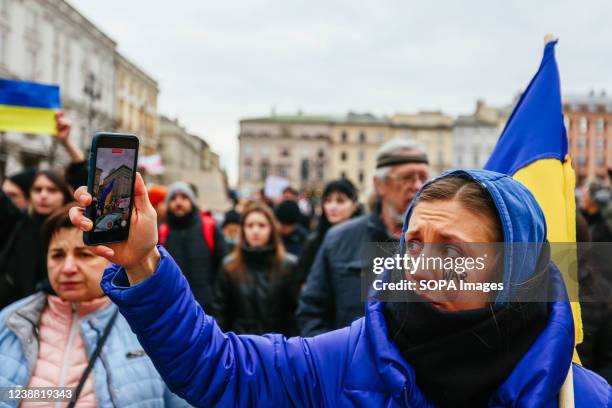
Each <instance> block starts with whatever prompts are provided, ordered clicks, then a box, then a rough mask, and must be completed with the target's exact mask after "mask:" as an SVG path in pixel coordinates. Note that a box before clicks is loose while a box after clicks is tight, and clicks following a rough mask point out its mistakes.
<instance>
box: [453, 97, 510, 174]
mask: <svg viewBox="0 0 612 408" xmlns="http://www.w3.org/2000/svg"><path fill="white" fill-rule="evenodd" d="M510 112H511V107H506V108H495V107H491V106H489V105H487V104H486V103H485V102H484V101H483V100H478V101H477V102H476V109H475V110H474V113H473V114H471V115H459V116H458V117H457V119H456V120H455V122H454V125H453V131H452V139H453V146H452V151H453V166H452V167H455V168H466V169H481V168H483V167H484V165H485V164H486V162H487V160H488V159H489V157H490V156H491V153H492V152H493V149H494V148H495V145H496V144H497V140H498V139H499V135H500V134H501V132H502V131H503V127H504V126H505V123H506V121H507V120H508V116H509V114H510Z"/></svg>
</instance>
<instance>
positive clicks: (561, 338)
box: [102, 171, 612, 408]
mask: <svg viewBox="0 0 612 408" xmlns="http://www.w3.org/2000/svg"><path fill="white" fill-rule="evenodd" d="M461 173H462V174H466V175H468V176H469V177H472V178H473V179H474V180H476V181H477V182H479V183H480V184H481V185H483V186H484V187H485V188H486V189H487V190H488V191H489V192H490V193H491V195H492V197H493V199H494V202H495V205H496V206H497V208H498V210H499V213H500V219H501V220H502V224H503V228H504V237H505V239H506V240H508V241H513V242H514V241H518V242H522V241H525V242H543V241H544V239H545V236H546V229H545V222H544V218H543V215H542V212H541V210H540V209H539V207H538V205H537V203H536V202H535V199H534V198H533V196H532V195H531V194H530V193H529V192H528V191H527V190H526V189H525V188H524V187H522V186H521V185H520V184H519V183H518V182H516V181H514V180H512V179H511V178H510V177H508V176H505V175H502V174H498V173H493V172H488V171H467V172H464V171H462V172H461ZM447 174H449V173H447ZM451 174H452V173H451ZM410 213H411V209H409V211H408V212H407V217H406V224H407V221H408V219H409V217H410ZM159 251H160V253H161V260H160V262H159V265H158V268H157V270H156V272H155V274H154V275H152V276H151V277H150V278H148V279H147V280H145V281H144V282H141V283H139V284H137V285H135V286H132V287H130V286H129V283H128V280H127V276H126V273H125V271H124V270H123V269H122V268H120V267H118V266H116V265H114V266H112V267H110V268H109V269H107V270H106V272H105V274H104V277H103V280H102V288H103V289H104V291H105V292H106V294H107V295H108V296H109V297H110V298H111V299H112V300H113V301H114V302H115V303H116V304H117V305H118V306H119V309H120V311H121V313H122V314H123V316H125V318H126V319H127V321H128V322H129V324H130V326H131V327H132V330H133V331H134V332H135V333H136V334H137V336H138V338H139V340H140V342H141V344H142V346H143V347H144V348H145V350H146V352H147V354H148V355H149V356H150V358H151V359H152V361H153V362H154V364H155V366H156V367H157V369H158V371H159V373H160V374H161V375H162V377H163V378H164V380H165V381H166V383H167V385H168V386H169V387H170V389H171V390H173V391H174V392H176V393H177V394H178V395H180V396H182V397H184V398H185V399H187V400H188V401H189V402H190V403H192V404H194V405H197V406H201V407H212V406H218V407H236V406H239V407H251V406H259V407H292V406H295V407H310V406H312V407H365V406H367V407H413V408H416V407H427V406H431V404H429V403H428V401H427V400H426V398H425V396H424V395H423V393H422V392H421V391H420V390H419V388H418V387H417V385H416V376H417V375H418V374H417V373H415V371H414V369H413V368H412V367H411V366H410V364H409V363H408V362H407V361H405V360H404V359H403V358H402V356H401V355H400V352H399V350H398V349H397V347H396V346H395V344H394V343H393V342H391V341H390V340H389V338H388V336H387V327H386V323H385V318H384V315H383V309H384V304H383V303H380V302H369V303H367V304H366V305H365V307H366V315H365V317H363V318H360V319H358V320H356V321H354V322H353V323H352V324H351V325H350V326H349V327H345V328H343V329H339V330H336V331H333V332H329V333H326V334H322V335H319V336H316V337H311V338H300V337H294V338H290V339H287V338H284V337H283V336H281V335H278V334H268V335H265V336H251V335H241V336H238V335H236V334H234V333H224V332H222V331H221V330H220V329H219V327H218V326H217V324H216V323H215V320H214V319H213V318H212V317H210V316H207V315H206V314H205V313H204V311H203V310H202V308H201V307H200V306H199V305H198V304H197V303H196V302H195V301H194V298H193V295H192V294H191V291H190V290H189V286H188V285H187V282H186V280H185V278H184V277H183V274H182V273H181V271H180V270H179V268H178V267H177V265H176V263H175V262H174V261H173V260H172V258H171V256H170V255H169V254H168V252H166V251H165V250H164V249H163V248H161V247H160V248H159ZM525 262H526V263H525V266H524V268H528V265H529V260H525ZM513 270H517V271H519V272H520V268H516V269H513ZM526 271H527V272H526V273H527V275H526V276H528V274H529V273H530V272H529V270H528V269H526ZM519 272H517V273H519ZM521 278H523V277H522V276H518V277H517V276H513V277H509V278H508V279H509V280H511V281H513V282H518V280H519V279H521ZM551 289H552V290H553V291H556V292H559V293H564V292H565V287H564V284H563V281H562V278H561V276H560V274H558V273H557V274H553V279H552V287H551ZM573 333H574V326H573V319H572V312H571V309H570V305H569V303H567V302H554V303H550V307H549V318H548V323H547V325H546V327H545V328H544V330H543V331H542V332H541V334H540V335H539V337H538V338H537V339H536V341H535V342H534V344H533V345H532V347H531V349H530V350H529V351H528V352H527V353H526V354H525V355H524V356H523V358H522V359H521V360H520V361H519V362H518V363H517V365H516V366H515V368H514V370H513V371H512V373H511V374H510V375H509V376H508V378H507V379H506V380H505V381H504V383H503V384H501V385H500V386H499V388H498V389H497V390H496V391H495V393H494V394H493V395H492V396H491V399H490V406H495V407H505V406H516V407H535V406H537V407H556V406H557V405H558V402H557V401H558V394H559V390H560V388H561V385H562V384H563V381H564V379H565V375H566V373H567V367H569V366H570V364H571V359H572V353H573V348H574V345H573V339H574V337H573ZM491 369H495V368H494V367H492V368H491ZM573 376H574V394H575V404H576V405H575V406H576V407H612V392H611V389H610V386H609V385H608V384H607V382H606V381H605V380H603V379H602V378H601V377H599V376H597V375H596V374H594V373H592V372H590V371H588V370H586V369H584V368H582V367H580V366H578V365H573Z"/></svg>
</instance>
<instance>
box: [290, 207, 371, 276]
mask: <svg viewBox="0 0 612 408" xmlns="http://www.w3.org/2000/svg"><path fill="white" fill-rule="evenodd" d="M362 214H363V209H362V207H361V206H358V207H357V209H356V210H355V213H353V215H352V216H351V218H356V217H359V216H360V215H362ZM347 221H348V220H347ZM338 225H340V224H338ZM332 226H333V225H331V224H330V223H329V221H327V219H326V218H325V215H321V217H319V223H318V225H317V230H316V231H315V232H313V233H312V234H310V235H309V236H308V239H306V242H305V243H304V246H303V247H302V251H301V252H300V256H299V257H298V272H297V274H298V282H299V284H300V285H302V284H303V283H304V282H305V281H306V278H308V274H309V273H310V268H312V264H313V263H314V261H315V258H316V256H317V252H319V248H320V247H321V244H322V243H323V239H324V238H325V235H326V234H327V231H329V229H330V228H331V227H332Z"/></svg>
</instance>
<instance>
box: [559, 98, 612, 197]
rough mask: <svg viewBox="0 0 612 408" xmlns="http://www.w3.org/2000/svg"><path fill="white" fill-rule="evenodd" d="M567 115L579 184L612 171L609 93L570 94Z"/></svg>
mask: <svg viewBox="0 0 612 408" xmlns="http://www.w3.org/2000/svg"><path fill="white" fill-rule="evenodd" d="M563 115H564V120H565V127H566V130H567V134H568V138H569V152H570V157H571V158H572V166H573V168H574V170H575V172H576V183H577V185H582V184H584V183H585V182H586V181H587V180H591V179H605V178H606V176H607V172H608V169H612V98H610V97H609V96H607V95H606V93H605V92H601V93H599V94H595V92H590V93H588V94H583V95H568V96H567V97H565V98H564V100H563Z"/></svg>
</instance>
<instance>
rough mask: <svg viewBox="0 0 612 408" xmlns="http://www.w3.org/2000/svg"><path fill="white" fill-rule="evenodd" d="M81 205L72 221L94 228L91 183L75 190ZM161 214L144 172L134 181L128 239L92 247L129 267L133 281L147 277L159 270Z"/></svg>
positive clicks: (71, 213)
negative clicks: (89, 210)
mask: <svg viewBox="0 0 612 408" xmlns="http://www.w3.org/2000/svg"><path fill="white" fill-rule="evenodd" d="M74 198H75V200H76V201H77V202H78V203H79V205H80V207H74V208H72V209H71V210H70V221H71V222H72V224H73V225H74V226H76V227H77V228H79V229H81V230H82V231H85V232H86V231H91V230H92V228H93V222H92V220H91V219H89V218H87V217H86V216H85V207H87V206H89V205H90V204H91V202H92V196H91V194H89V192H88V191H87V187H85V186H81V187H79V188H78V189H77V190H76V191H75V192H74ZM157 238H158V237H157V214H156V213H155V209H154V208H153V206H152V205H151V202H150V201H149V196H148V194H147V188H146V186H145V183H144V180H143V179H142V176H141V175H140V173H136V177H135V181H134V203H133V209H132V216H131V217H130V229H129V236H128V239H127V241H123V242H117V243H110V244H107V245H96V246H92V247H90V249H91V251H93V252H94V253H96V254H97V255H99V256H102V257H104V258H106V259H108V260H109V261H111V262H113V263H116V264H117V265H120V266H122V267H124V268H125V270H126V271H127V273H128V279H129V281H130V284H131V285H135V284H137V283H139V282H142V281H144V280H145V279H147V278H148V277H149V276H151V275H152V274H153V273H154V272H155V268H156V267H157V263H158V261H159V257H160V255H159V252H158V251H157V248H156V247H155V245H156V244H157Z"/></svg>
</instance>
